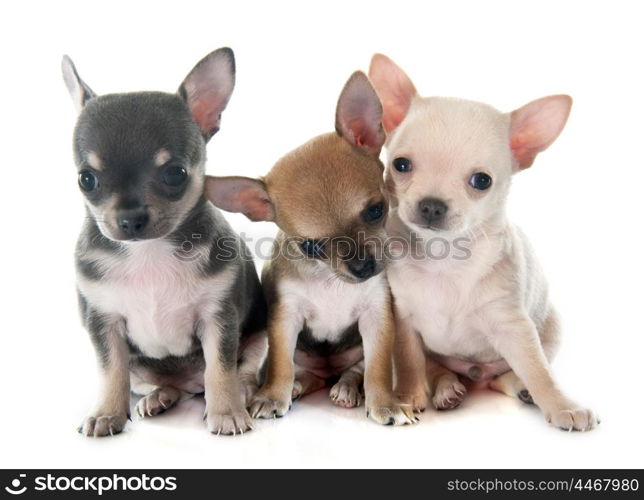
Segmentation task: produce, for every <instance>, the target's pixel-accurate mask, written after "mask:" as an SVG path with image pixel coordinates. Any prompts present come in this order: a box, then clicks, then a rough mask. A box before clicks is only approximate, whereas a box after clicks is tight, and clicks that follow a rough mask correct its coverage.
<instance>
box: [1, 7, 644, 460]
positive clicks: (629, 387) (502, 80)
mask: <svg viewBox="0 0 644 500" xmlns="http://www.w3.org/2000/svg"><path fill="white" fill-rule="evenodd" d="M637 7H638V2H631V3H628V2H611V3H607V2H603V3H595V2H579V3H575V2H560V1H557V2H549V1H543V0H542V1H540V2H536V3H535V2H530V3H528V2H514V1H512V2H494V1H488V2H467V3H464V2H420V1H416V2H404V1H401V0H397V1H389V2H380V1H375V0H371V1H367V2H358V1H356V2H353V1H352V2H349V1H344V2H332V1H329V0H325V1H324V2H301V1H300V2H293V3H290V4H289V3H283V2H275V1H271V2H257V3H256V4H250V3H244V2H231V1H226V2H220V1H214V0H210V1H207V2H191V1H185V0H184V1H181V2H178V1H175V2H167V3H166V2H159V1H156V2H134V1H129V2H118V1H111V2H104V3H98V2H77V3H72V2H47V3H45V2H42V3H34V2H29V3H27V2H20V3H19V2H11V3H8V4H7V3H5V4H4V6H3V7H2V9H3V12H2V15H1V16H0V17H1V20H0V24H1V26H0V37H1V40H0V42H1V43H0V50H1V51H2V59H1V60H2V77H1V80H0V85H1V86H2V92H1V93H0V99H1V107H0V110H1V115H0V127H2V136H1V137H2V151H1V155H2V161H1V163H2V165H1V166H0V169H1V172H2V173H1V174H0V180H1V181H2V183H1V184H0V192H1V193H2V195H1V196H0V202H1V203H2V207H1V208H2V210H1V212H0V214H1V218H2V224H3V234H2V246H1V247H0V248H1V251H2V256H1V258H0V266H2V267H1V274H0V280H1V283H2V301H1V304H2V323H1V327H0V328H1V332H0V384H1V385H0V387H2V391H1V392H0V395H1V403H0V405H1V406H0V466H2V467H17V468H26V467H49V468H51V467H168V468H177V467H285V466H296V467H473V468H481V467H572V468H582V467H642V466H644V460H643V458H642V456H643V455H642V451H641V450H642V445H644V443H643V430H642V429H643V428H644V425H643V421H642V415H643V411H642V410H644V404H643V398H642V389H641V379H642V373H643V363H642V361H643V360H644V340H643V335H644V328H642V318H641V311H642V308H643V304H642V279H643V278H644V276H643V272H642V263H641V262H642V241H643V240H642V228H641V215H640V214H641V213H642V208H641V207H642V201H641V200H642V188H643V187H644V165H643V162H642V135H643V132H644V131H643V127H642V114H643V112H644V109H643V106H642V91H643V89H644V79H643V78H642V74H641V66H642V47H643V46H644V45H643V42H644V40H643V36H642V32H643V31H642V26H641V21H642V16H641V14H640V13H639V12H638V9H637ZM224 45H229V46H231V47H232V48H233V49H234V50H235V54H236V57H237V64H238V72H237V82H238V83H237V87H236V89H235V92H234V95H233V98H232V100H231V102H230V105H229V107H228V109H227V110H226V111H225V114H224V116H223V123H222V129H221V132H220V133H219V134H217V135H216V136H215V138H214V139H213V140H212V141H211V143H210V144H209V147H208V151H209V163H208V171H209V172H210V173H215V174H220V175H227V174H240V175H261V174H264V173H266V172H267V171H268V170H269V168H270V167H271V165H272V164H273V162H274V161H275V160H276V159H277V158H278V157H279V156H280V155H282V154H284V153H285V152H287V151H289V150H290V149H292V148H294V147H295V146H297V145H299V144H300V143H302V142H303V141H305V140H307V139H309V138H310V137H312V136H314V135H317V134H319V133H322V132H325V131H330V130H332V128H333V119H334V110H335V103H336V99H337V96H338V94H339V92H340V89H341V87H342V85H343V84H344V82H345V80H346V79H347V78H348V76H349V75H350V74H351V72H352V71H354V70H355V69H359V68H362V69H365V70H366V69H367V67H368V63H369V59H370V57H371V54H372V53H373V52H376V51H379V52H383V53H385V54H387V55H389V56H390V57H392V58H393V59H394V60H395V61H397V62H398V63H399V64H400V65H401V67H402V68H404V69H405V70H406V71H407V72H408V74H409V75H410V76H411V77H412V79H413V80H414V82H415V84H416V86H417V88H418V89H419V91H420V92H421V93H422V94H424V95H452V96H458V97H465V98H470V99H475V100H481V101H485V102H488V103H490V104H492V105H494V106H496V107H497V108H499V109H502V110H507V111H509V110H511V109H514V108H517V107H519V106H521V105H523V104H524V103H526V102H528V101H530V100H532V99H534V98H537V97H541V96H544V95H548V94H553V93H569V94H571V95H572V96H573V97H574V99H575V104H574V106H573V111H572V115H571V117H570V120H569V122H568V125H567V126H566V129H565V130H564V132H563V134H562V135H561V137H560V138H559V139H558V140H557V142H556V143H555V144H554V145H553V146H552V147H551V149H550V150H549V151H547V152H546V153H544V154H542V155H541V156H540V157H539V158H538V159H537V162H536V164H535V165H534V167H533V168H531V169H530V170H529V171H527V172H524V173H521V174H520V175H519V176H518V177H517V179H516V181H515V185H514V187H513V192H512V197H511V202H510V206H509V207H508V209H509V211H510V215H511V218H512V219H513V220H514V221H515V222H517V223H519V224H520V225H521V226H522V227H523V228H524V229H525V231H526V232H527V233H528V235H530V236H531V239H532V242H533V244H534V245H535V247H536V249H537V251H538V254H539V255H540V257H541V260H542V263H543V265H544V267H545V269H546V271H547V273H548V275H549V278H550V282H551V287H552V293H553V297H554V300H555V303H556V305H557V306H558V307H559V309H560V311H561V313H562V315H563V319H564V325H565V335H564V342H563V347H562V350H561V352H560V355H559V356H558V358H557V360H556V363H555V370H556V374H557V376H558V377H559V379H560V381H561V383H562V385H563V386H564V387H565V388H566V389H567V390H568V391H569V392H570V394H571V395H573V397H575V398H576V399H578V400H580V401H581V402H583V403H585V404H588V405H590V406H592V407H593V408H594V409H596V410H597V411H598V412H599V413H600V415H601V417H602V420H603V421H602V424H601V426H600V427H599V428H598V429H597V430H595V431H593V432H591V433H565V432H562V431H559V430H556V429H554V428H551V427H549V426H548V425H547V424H546V422H545V421H544V419H543V418H542V416H541V414H540V413H539V412H538V410H536V409H535V408H530V407H526V406H524V405H522V404H521V403H519V402H518V401H517V400H513V399H511V398H508V397H505V396H502V395H499V394H493V393H489V392H480V393H476V394H474V395H470V396H469V397H468V398H467V399H466V402H465V403H464V405H463V406H462V407H461V408H459V409H458V410H456V411H454V412H450V413H440V414H439V413H437V412H433V411H429V412H425V414H423V416H422V422H421V423H420V424H419V425H416V426H413V427H405V428H391V427H380V426H378V425H377V424H375V423H372V422H371V421H369V420H367V419H366V417H365V416H364V408H360V409H357V410H351V411H349V410H343V409H339V408H335V407H334V406H333V405H332V404H331V403H330V402H329V401H328V399H327V398H326V396H325V395H324V394H323V393H318V394H315V395H312V396H310V397H307V398H305V399H304V400H302V401H300V402H298V403H297V404H295V406H294V409H293V411H292V412H291V413H290V414H288V415H287V416H286V417H285V418H283V419H281V420H276V421H261V422H258V423H257V425H256V430H255V431H253V432H252V433H249V434H247V435H245V436H244V437H242V438H228V437H215V436H211V435H210V434H208V433H207V431H206V429H205V427H204V426H203V425H202V423H201V414H202V410H203V402H202V401H199V400H193V401H190V402H188V403H186V404H184V405H182V406H181V407H180V408H177V409H175V410H172V411H171V412H169V413H168V414H166V415H164V416H161V417H157V418H155V419H151V420H146V421H135V422H134V423H132V424H128V426H127V429H126V432H125V433H124V434H123V435H121V436H119V437H115V438H112V439H100V440H95V439H94V440H93V439H87V438H83V437H81V436H80V435H78V434H76V433H75V428H76V425H77V424H79V423H80V421H81V419H82V418H83V416H84V415H85V412H86V411H88V410H89V408H90V406H91V405H92V404H93V401H94V397H95V395H96V369H95V360H94V354H93V350H92V347H91V344H90V342H89V339H88V337H87V335H86V334H85V333H84V331H83V330H82V328H81V327H80V324H79V321H78V316H77V312H76V297H75V288H74V270H73V257H72V255H73V247H74V243H75V239H76V236H77V231H78V229H79V226H80V223H81V219H82V217H83V207H82V201H81V195H80V193H79V192H78V188H77V184H76V174H75V170H74V167H73V163H72V155H71V135H72V128H73V125H74V120H75V113H74V111H73V106H72V103H71V101H70V99H69V96H68V95H67V92H66V89H65V87H64V85H63V83H62V79H61V76H60V68H59V65H60V58H61V56H62V54H63V53H69V54H70V55H71V56H72V58H73V59H74V61H75V63H76V65H77V67H78V70H79V72H80V74H81V76H82V77H83V78H84V79H85V80H86V81H87V82H88V83H89V85H90V86H91V87H92V88H93V89H94V90H95V91H97V92H98V93H107V92H116V91H128V90H144V89H145V90H152V89H155V90H166V91H174V90H175V89H176V88H177V87H178V85H179V83H180V82H181V80H182V79H183V77H184V76H185V75H186V74H187V72H188V71H189V70H190V69H191V68H192V66H193V65H194V64H195V63H196V62H197V61H198V60H199V59H200V58H201V57H202V56H204V55H205V54H206V53H208V52H209V51H211V50H212V49H215V48H217V47H220V46H224ZM230 220H231V221H232V223H233V224H234V226H235V227H236V228H237V229H238V230H239V231H246V232H247V233H248V234H249V235H250V236H252V237H258V236H261V235H266V234H273V232H274V228H273V227H272V225H270V224H251V223H248V222H246V221H245V219H243V217H238V216H231V217H230Z"/></svg>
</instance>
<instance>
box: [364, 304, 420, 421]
mask: <svg viewBox="0 0 644 500" xmlns="http://www.w3.org/2000/svg"><path fill="white" fill-rule="evenodd" d="M358 327H359V328H360V334H361V335H362V343H363V349H364V363H365V375H364V391H365V406H366V408H367V416H368V417H371V418H372V419H373V420H375V421H376V422H378V423H379V424H385V425H391V424H394V425H403V424H412V423H414V422H416V421H417V418H416V417H414V411H413V408H412V407H411V405H407V404H401V403H400V401H399V400H398V398H397V397H396V396H395V395H394V392H393V366H392V365H393V363H392V357H393V356H392V354H393V345H394V335H395V332H394V324H393V312H392V309H391V300H390V298H389V297H387V299H386V302H385V303H384V304H379V305H378V307H376V308H374V309H371V308H370V309H369V310H367V311H365V312H364V313H363V314H362V315H361V316H360V318H359V319H358Z"/></svg>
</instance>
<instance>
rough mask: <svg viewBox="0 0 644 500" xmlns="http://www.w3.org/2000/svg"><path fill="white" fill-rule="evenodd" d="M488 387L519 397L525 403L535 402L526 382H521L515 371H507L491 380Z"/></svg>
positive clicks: (531, 403)
mask: <svg viewBox="0 0 644 500" xmlns="http://www.w3.org/2000/svg"><path fill="white" fill-rule="evenodd" d="M488 387H489V388H490V389H492V390H493V391H497V392H501V393H503V394H505V395H507V396H510V397H513V398H519V399H520V400H521V401H523V402H524V403H525V404H529V405H533V404H534V400H533V399H532V396H531V395H530V391H528V389H526V387H525V384H524V383H523V382H521V379H520V378H519V377H517V374H516V373H514V372H513V371H509V372H506V373H504V374H503V375H499V376H498V377H496V378H495V379H493V380H490V382H489V383H488Z"/></svg>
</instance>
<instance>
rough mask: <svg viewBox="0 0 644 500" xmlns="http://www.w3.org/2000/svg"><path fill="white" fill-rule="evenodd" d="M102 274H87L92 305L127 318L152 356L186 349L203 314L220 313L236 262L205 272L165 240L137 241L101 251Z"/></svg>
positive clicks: (83, 286) (84, 285) (84, 286)
mask: <svg viewBox="0 0 644 500" xmlns="http://www.w3.org/2000/svg"><path fill="white" fill-rule="evenodd" d="M95 258H96V261H95V262H96V264H97V265H98V266H99V268H100V269H101V270H102V271H103V273H104V275H103V277H102V278H101V279H100V280H95V281H90V280H86V279H83V278H81V279H80V280H79V288H80V291H81V293H82V294H83V295H84V296H85V297H86V298H87V299H88V300H89V302H90V304H91V306H92V307H94V308H96V309H98V310H99V311H101V312H102V313H105V314H109V315H114V316H116V317H122V318H125V321H126V326H127V335H128V337H129V338H130V339H131V340H132V341H133V342H134V344H136V346H137V347H138V348H139V349H141V351H142V352H143V353H144V354H145V355H147V356H150V357H155V358H162V357H165V356H168V355H175V356H181V355H184V354H186V353H187V352H188V351H189V350H190V349H191V347H192V345H193V340H194V334H195V329H196V326H197V324H198V322H199V321H200V320H201V319H202V318H212V317H214V316H215V315H216V314H217V312H218V311H219V309H220V300H221V298H222V297H224V296H225V294H226V292H227V290H228V289H229V288H230V286H231V284H232V282H233V278H234V272H235V268H234V266H229V267H228V268H227V269H225V270H223V271H221V272H220V273H218V274H217V275H216V276H214V277H211V278H204V277H203V276H201V275H200V274H199V271H198V269H197V266H196V264H195V263H193V262H186V261H183V260H181V259H179V258H178V257H177V256H176V255H175V252H174V249H173V247H172V246H171V245H170V244H168V243H167V242H164V241H159V240H154V241H150V242H137V243H134V244H131V245H128V247H127V248H126V249H125V250H124V252H123V253H121V254H119V255H115V254H99V255H96V256H95Z"/></svg>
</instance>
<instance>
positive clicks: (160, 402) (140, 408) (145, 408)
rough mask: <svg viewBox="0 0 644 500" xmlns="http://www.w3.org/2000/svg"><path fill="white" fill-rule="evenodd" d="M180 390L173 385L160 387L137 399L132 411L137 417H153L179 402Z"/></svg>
mask: <svg viewBox="0 0 644 500" xmlns="http://www.w3.org/2000/svg"><path fill="white" fill-rule="evenodd" d="M180 398H181V391H179V390H178V389H175V388H174V387H160V388H158V389H155V390H154V391H152V392H151V393H150V394H148V395H147V396H143V397H142V398H141V399H139V402H138V403H137V404H136V407H135V408H134V412H135V413H136V415H138V416H139V418H144V417H153V416H155V415H160V414H161V413H163V412H164V411H166V410H168V409H170V408H172V407H173V406H174V405H176V404H177V403H178V402H179V399H180Z"/></svg>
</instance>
